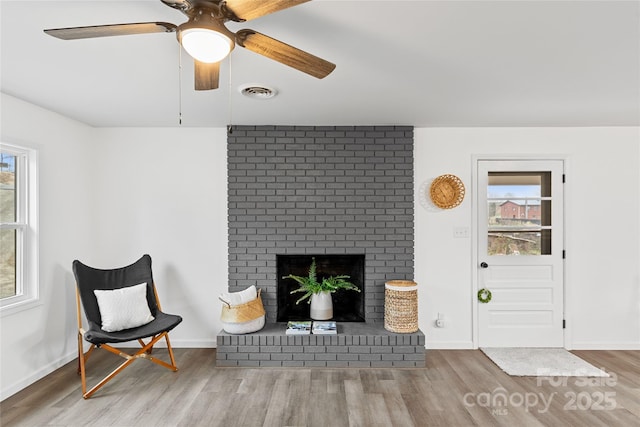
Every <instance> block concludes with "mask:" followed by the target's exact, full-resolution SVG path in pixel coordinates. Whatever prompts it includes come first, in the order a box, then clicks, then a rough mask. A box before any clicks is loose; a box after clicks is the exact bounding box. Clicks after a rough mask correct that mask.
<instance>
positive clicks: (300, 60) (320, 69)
mask: <svg viewBox="0 0 640 427" xmlns="http://www.w3.org/2000/svg"><path fill="white" fill-rule="evenodd" d="M236 43H237V44H239V45H240V46H242V47H244V48H246V49H249V50H250V51H252V52H255V53H259V54H260V55H263V56H266V57H267V58H271V59H273V60H274V61H278V62H280V63H282V64H284V65H288V66H289V67H293V68H295V69H296V70H300V71H302V72H303V73H307V74H309V75H311V76H313V77H316V78H319V79H322V78H324V77H326V76H328V75H329V74H330V73H331V72H332V71H333V70H334V69H335V68H336V65H335V64H332V63H331V62H329V61H325V60H324V59H322V58H318V57H317V56H315V55H312V54H310V53H307V52H305V51H303V50H300V49H298V48H295V47H293V46H289V45H288V44H286V43H283V42H281V41H278V40H276V39H274V38H271V37H269V36H265V35H264V34H261V33H258V32H257V31H253V30H240V31H238V32H237V33H236Z"/></svg>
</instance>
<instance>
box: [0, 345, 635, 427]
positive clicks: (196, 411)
mask: <svg viewBox="0 0 640 427" xmlns="http://www.w3.org/2000/svg"><path fill="white" fill-rule="evenodd" d="M158 351H159V353H160V352H161V351H162V349H158ZM175 353H176V359H177V362H178V366H179V367H180V370H179V371H178V372H171V371H168V370H166V369H163V368H161V367H159V366H157V365H154V364H152V363H148V362H146V361H136V362H135V363H133V364H132V365H131V366H130V367H129V368H127V369H126V370H125V371H123V373H121V374H120V375H118V376H117V377H116V378H115V379H114V380H113V381H111V382H110V383H109V384H107V385H106V386H105V387H103V388H102V389H101V390H100V391H98V392H97V393H96V394H95V395H94V396H93V397H92V398H91V399H88V400H84V399H82V395H81V392H80V378H79V377H78V375H77V374H76V362H75V361H74V362H71V363H69V364H67V365H65V366H63V367H62V368H60V369H58V370H56V371H55V372H53V373H52V374H51V375H48V376H47V377H45V378H43V379H42V380H40V381H38V382H36V383H34V384H33V385H31V386H29V387H27V388H25V389H24V390H22V391H21V392H19V393H16V394H15V395H14V396H11V397H9V398H8V399H6V400H4V401H3V402H0V424H1V425H2V426H3V427H13V426H17V427H33V426H46V425H52V426H61V427H64V426H82V427H85V426H117V427H127V426H147V425H149V426H151V425H153V426H154V427H156V426H185V427H194V426H195V427H198V426H207V427H211V426H223V427H234V426H238V427H252V426H256V427H257V426H279V427H281V426H311V427H315V426H318V427H321V426H322V427H325V426H331V427H347V426H367V427H368V426H375V425H380V426H394V427H396V426H399V427H405V426H407V427H410V426H419V427H422V426H456V427H457V426H505V427H512V426H515V425H517V426H565V425H571V426H574V425H575V426H578V425H579V426H587V425H588V426H627V425H629V426H631V425H633V426H636V425H640V352H638V351H608V350H605V351H576V352H574V353H575V354H576V355H578V356H579V357H582V358H583V359H585V360H586V361H588V362H589V363H591V364H593V365H594V366H597V367H601V368H603V369H604V370H605V371H607V372H609V373H610V374H611V377H610V378H608V379H605V378H591V379H585V378H579V377H568V378H557V377H555V378H544V377H538V378H536V377H512V376H509V375H506V374H505V373H504V372H502V371H501V370H500V368H498V367H497V366H496V365H495V364H494V363H493V362H491V361H490V360H489V359H488V358H487V357H486V356H485V355H484V354H483V353H482V352H480V351H478V350H430V351H428V352H427V362H426V365H425V367H424V368H335V369H332V368H290V369H289V368H218V367H216V366H215V350H214V349H176V350H175ZM117 359H118V358H115V364H117V363H118V360H117ZM113 366H114V356H113V355H111V354H107V353H106V352H104V351H99V352H96V354H94V356H92V358H91V366H90V368H91V375H90V383H91V384H93V383H95V381H97V379H98V378H100V377H101V375H104V374H106V373H108V372H110V370H111V369H113ZM501 396H502V400H500V397H501ZM505 399H506V400H505Z"/></svg>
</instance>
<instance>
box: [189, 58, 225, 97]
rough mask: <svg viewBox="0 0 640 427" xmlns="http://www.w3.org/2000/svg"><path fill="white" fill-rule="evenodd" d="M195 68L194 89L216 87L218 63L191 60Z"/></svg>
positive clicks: (218, 72)
mask: <svg viewBox="0 0 640 427" xmlns="http://www.w3.org/2000/svg"><path fill="white" fill-rule="evenodd" d="M193 63H194V68H195V83H196V85H195V87H196V90H212V89H218V80H219V78H220V63H219V62H213V63H206V62H200V61H197V60H195V59H194V60H193Z"/></svg>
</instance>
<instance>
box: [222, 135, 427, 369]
mask: <svg viewBox="0 0 640 427" xmlns="http://www.w3.org/2000/svg"><path fill="white" fill-rule="evenodd" d="M227 145H228V159H227V161H228V214H229V217H228V225H229V291H231V292H236V291H240V290H242V289H245V288H246V287H247V286H250V285H256V286H257V287H259V288H261V289H262V298H263V302H264V305H265V310H266V312H267V324H268V325H269V327H268V328H266V329H267V330H273V328H274V327H275V328H277V325H276V326H274V325H270V324H274V323H275V322H276V314H277V291H276V282H277V280H276V279H277V277H276V256H277V255H283V254H285V255H287V254H288V255H298V254H300V255H305V254H328V255H332V254H364V256H365V274H364V276H365V283H364V293H363V294H364V298H365V300H364V314H365V324H364V325H362V327H363V328H368V329H367V331H369V332H370V331H371V330H380V331H384V330H383V329H382V322H383V320H384V319H383V317H384V283H385V281H388V280H392V279H409V280H411V279H413V272H414V242H413V236H414V232H413V231H414V229H413V218H414V215H413V127H411V126H233V127H230V128H229V131H228V144H227ZM376 325H377V326H376ZM371 328H373V329H371ZM348 329H350V330H352V329H353V326H349V328H348ZM356 329H357V328H356ZM360 332H361V331H360ZM360 332H359V331H358V330H356V332H354V333H355V334H356V335H358V334H359V333H360ZM369 332H368V333H369ZM263 333H264V332H263ZM223 335H224V334H223ZM374 335H375V334H374ZM387 335H389V333H388V332H386V331H385V332H381V335H380V336H387ZM392 335H393V334H392ZM420 335H421V333H420ZM218 338H219V342H218V349H219V350H218V352H219V353H220V352H221V351H220V350H221V344H222V345H223V348H222V352H221V353H223V354H225V348H224V343H226V342H227V341H228V342H229V343H230V342H231V341H232V338H233V339H234V341H235V342H236V343H237V342H238V339H240V338H239V337H224V336H219V337H218ZM227 338H228V340H227ZM287 338H293V337H279V338H277V339H276V341H277V340H280V339H283V340H286V339H287ZM405 338H406V337H405ZM405 338H401V339H399V340H400V341H401V342H403V343H404V341H402V340H404V339H405ZM265 339H266V338H265ZM298 339H300V338H298ZM241 340H242V341H243V342H245V341H246V340H249V341H251V345H253V341H252V338H251V337H249V336H247V337H243V338H242V339H241ZM318 340H320V341H322V338H318ZM258 341H259V339H258ZM363 341H366V339H364V340H363ZM374 341H375V342H383V341H384V342H390V341H391V342H394V343H395V342H396V339H395V338H392V339H391V340H390V339H389V338H388V337H387V338H384V339H377V340H376V339H374V338H372V341H371V342H374ZM418 341H420V342H421V344H422V348H424V335H421V338H420V337H418V338H415V339H414V341H411V339H410V338H408V341H407V342H415V343H418ZM269 342H273V339H269ZM314 342H315V340H314ZM350 342H353V340H351V339H350ZM417 345H419V344H417ZM412 353H413V352H412ZM262 357H264V356H262ZM322 357H323V358H326V356H322ZM412 357H413V358H415V354H414V355H413V356H412ZM423 360H424V359H423ZM218 361H219V362H220V357H219V358H218ZM229 364H231V365H234V363H229Z"/></svg>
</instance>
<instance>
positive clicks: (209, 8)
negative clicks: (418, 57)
mask: <svg viewBox="0 0 640 427" xmlns="http://www.w3.org/2000/svg"><path fill="white" fill-rule="evenodd" d="M160 1H162V3H164V4H165V5H167V6H169V7H172V8H174V9H177V10H179V11H181V12H182V13H184V14H185V15H186V16H187V18H189V19H188V20H187V22H184V23H182V24H180V25H175V24H171V23H168V22H138V23H131V24H113V25H96V26H88V27H72V28H55V29H47V30H44V32H45V33H47V34H49V35H50V36H53V37H57V38H59V39H62V40H76V39H88V38H94V37H109V36H125V35H132V34H147V33H176V35H177V38H178V42H179V43H180V44H181V45H182V47H184V49H185V50H186V51H187V53H189V55H191V56H192V57H193V59H194V64H195V89H196V90H211V89H217V88H218V80H219V75H220V61H222V60H223V59H224V58H225V57H226V56H227V55H228V54H229V53H230V52H231V50H233V48H234V47H235V46H236V45H239V46H241V47H244V48H245V49H249V50H250V51H252V52H255V53H258V54H260V55H263V56H266V57H267V58H271V59H273V60H275V61H278V62H280V63H282V64H284V65H288V66H289V67H293V68H295V69H297V70H299V71H302V72H304V73H307V74H309V75H311V76H313V77H316V78H319V79H322V78H324V77H326V76H327V75H329V74H330V73H331V72H332V71H333V70H334V68H335V67H336V66H335V64H332V63H331V62H328V61H325V60H324V59H322V58H318V57H317V56H315V55H312V54H310V53H308V52H305V51H303V50H300V49H298V48H295V47H293V46H290V45H288V44H286V43H283V42H281V41H279V40H276V39H274V38H271V37H269V36H266V35H264V34H261V33H259V32H257V31H254V30H249V29H243V30H239V31H237V32H235V33H233V32H231V31H229V30H228V29H227V27H226V26H225V22H227V21H235V22H244V21H249V20H251V19H255V18H259V17H261V16H264V15H268V14H270V13H273V12H277V11H280V10H283V9H286V8H289V7H292V6H297V5H299V4H301V3H306V2H308V1H310V0H226V1H225V0H210V1H206V0H160Z"/></svg>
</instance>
